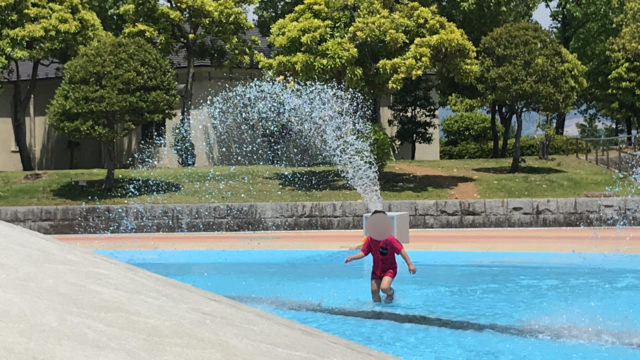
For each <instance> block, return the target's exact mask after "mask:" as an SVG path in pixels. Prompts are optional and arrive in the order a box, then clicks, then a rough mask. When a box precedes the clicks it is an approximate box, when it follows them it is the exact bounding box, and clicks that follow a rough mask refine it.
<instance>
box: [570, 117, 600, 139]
mask: <svg viewBox="0 0 640 360" xmlns="http://www.w3.org/2000/svg"><path fill="white" fill-rule="evenodd" d="M576 127H577V128H578V134H580V137H581V138H585V139H593V138H600V137H602V135H603V134H604V130H603V129H600V128H598V123H597V121H596V118H595V116H587V117H585V118H584V122H581V123H577V124H576Z"/></svg>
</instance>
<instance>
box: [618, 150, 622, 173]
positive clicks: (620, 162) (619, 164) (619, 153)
mask: <svg viewBox="0 0 640 360" xmlns="http://www.w3.org/2000/svg"><path fill="white" fill-rule="evenodd" d="M618 171H619V172H622V147H621V146H620V143H618Z"/></svg>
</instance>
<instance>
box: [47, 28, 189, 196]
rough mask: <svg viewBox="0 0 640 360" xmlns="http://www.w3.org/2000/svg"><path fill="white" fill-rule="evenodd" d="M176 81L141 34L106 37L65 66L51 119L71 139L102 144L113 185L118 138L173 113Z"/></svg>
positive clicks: (109, 184) (106, 184)
mask: <svg viewBox="0 0 640 360" xmlns="http://www.w3.org/2000/svg"><path fill="white" fill-rule="evenodd" d="M176 87H177V84H176V82H175V80H174V73H173V70H172V69H171V65H170V64H169V61H168V60H167V58H166V57H165V56H164V55H162V54H161V53H160V52H158V51H157V50H156V49H154V48H153V47H152V46H151V45H150V44H148V43H147V42H145V41H144V40H142V39H126V38H114V37H113V36H110V35H105V37H104V38H103V39H100V40H98V41H96V42H94V43H93V44H92V45H90V46H88V47H85V48H82V49H81V50H80V52H79V54H78V56H76V57H75V58H73V59H72V60H71V61H69V62H68V63H67V64H66V65H65V73H64V77H63V79H62V84H61V85H60V87H59V88H58V90H57V91H56V94H55V96H54V98H53V100H52V101H51V104H50V105H49V107H48V108H47V116H48V121H49V124H50V125H51V126H52V127H53V128H54V129H55V130H56V131H59V132H61V133H63V134H65V135H66V136H68V137H69V138H71V139H73V140H78V139H83V138H90V139H96V140H98V141H101V142H102V143H104V145H105V148H106V161H105V167H106V168H107V176H106V177H105V180H104V188H106V189H108V188H111V187H112V186H113V182H114V170H115V142H116V140H118V139H121V138H122V137H124V136H126V135H127V134H129V133H130V132H131V131H133V130H134V129H135V128H136V127H137V126H140V125H143V124H145V123H147V122H151V121H163V120H166V119H170V118H171V117H172V116H173V109H174V108H175V106H176V105H177V101H178V96H177V93H176Z"/></svg>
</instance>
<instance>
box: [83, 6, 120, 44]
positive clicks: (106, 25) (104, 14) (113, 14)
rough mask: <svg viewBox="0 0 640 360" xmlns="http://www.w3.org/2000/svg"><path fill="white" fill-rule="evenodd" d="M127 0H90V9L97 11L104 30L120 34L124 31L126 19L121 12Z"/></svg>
mask: <svg viewBox="0 0 640 360" xmlns="http://www.w3.org/2000/svg"><path fill="white" fill-rule="evenodd" d="M126 2H127V0H88V1H87V4H88V6H89V9H91V10H92V11H93V12H95V13H96V16H98V19H100V23H101V24H102V28H103V29H104V31H106V32H108V33H110V34H113V35H115V36H120V35H121V34H122V32H123V31H124V26H125V19H124V16H122V14H121V13H120V8H121V7H122V5H124V4H126Z"/></svg>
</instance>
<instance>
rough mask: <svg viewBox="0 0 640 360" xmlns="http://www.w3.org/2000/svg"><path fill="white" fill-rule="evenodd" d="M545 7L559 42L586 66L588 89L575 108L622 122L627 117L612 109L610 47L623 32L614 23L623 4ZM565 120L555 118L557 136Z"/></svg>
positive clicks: (576, 2) (563, 2)
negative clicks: (608, 49)
mask: <svg viewBox="0 0 640 360" xmlns="http://www.w3.org/2000/svg"><path fill="white" fill-rule="evenodd" d="M545 3H546V4H547V7H548V8H549V9H550V10H551V19H552V20H553V31H554V34H555V36H556V38H557V39H558V40H559V41H560V43H561V44H562V45H563V46H564V47H565V48H566V49H567V50H569V51H570V52H572V53H573V54H575V55H576V56H577V57H578V60H580V62H581V63H582V64H583V65H584V66H586V72H585V78H586V80H587V82H588V83H589V86H588V87H586V88H585V89H583V91H582V92H581V93H580V94H579V97H578V101H577V104H576V107H577V108H581V109H582V110H581V111H580V112H581V113H583V115H584V116H585V117H586V116H596V117H598V116H603V115H604V116H609V117H611V118H613V119H614V120H616V121H618V120H620V119H621V118H622V117H624V115H622V116H621V115H620V114H619V113H618V111H617V110H616V109H615V108H614V107H612V106H611V104H613V103H614V102H615V99H613V97H612V95H611V93H610V92H609V89H610V84H609V78H608V77H609V74H610V73H611V71H612V65H611V63H610V59H609V57H608V56H607V43H608V40H609V39H610V38H612V37H615V36H616V35H617V33H618V32H619V31H620V29H619V28H617V27H616V26H614V20H615V19H616V17H618V16H620V15H621V14H622V11H623V6H622V5H623V4H624V1H618V0H590V1H583V0H557V1H549V0H545ZM589 113H593V114H591V115H589ZM565 118H566V114H565V113H559V114H556V134H562V133H563V132H564V126H565Z"/></svg>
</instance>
